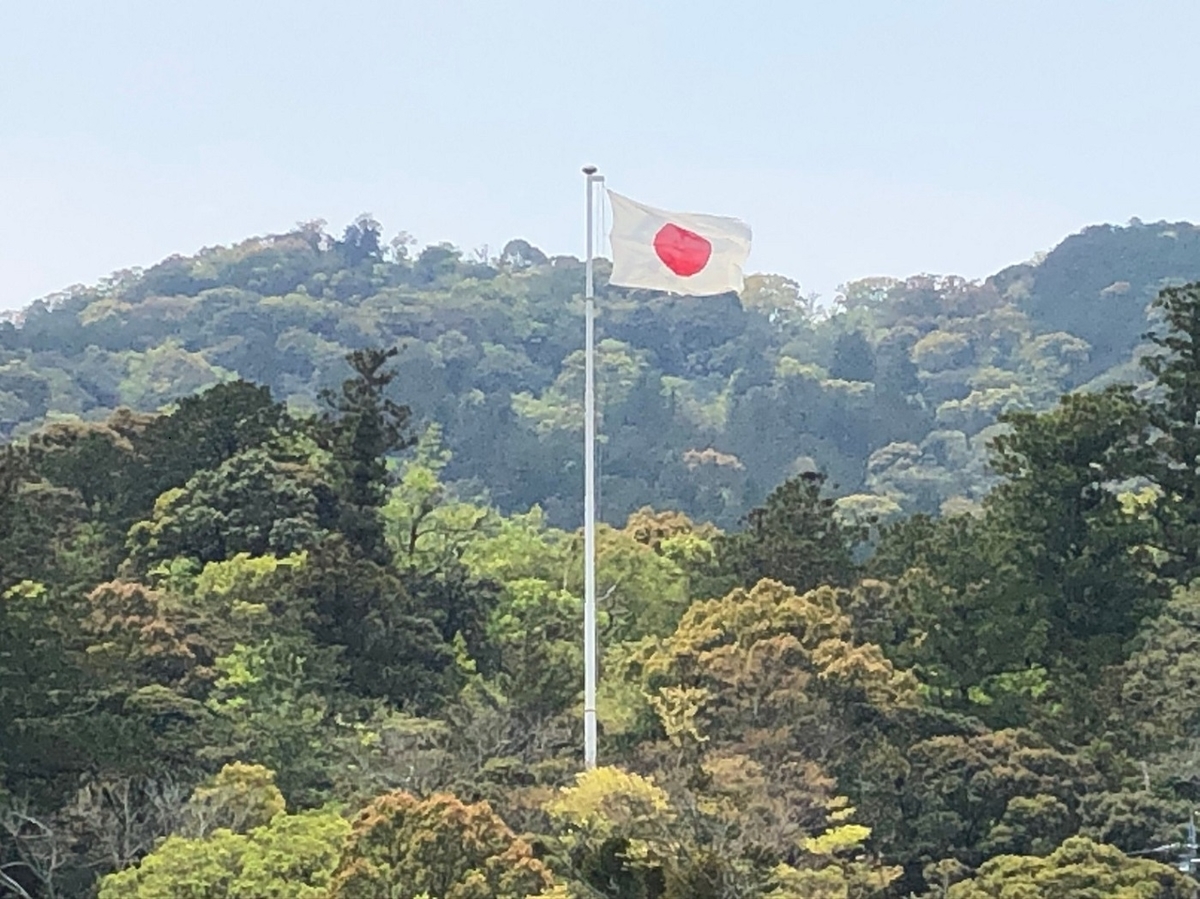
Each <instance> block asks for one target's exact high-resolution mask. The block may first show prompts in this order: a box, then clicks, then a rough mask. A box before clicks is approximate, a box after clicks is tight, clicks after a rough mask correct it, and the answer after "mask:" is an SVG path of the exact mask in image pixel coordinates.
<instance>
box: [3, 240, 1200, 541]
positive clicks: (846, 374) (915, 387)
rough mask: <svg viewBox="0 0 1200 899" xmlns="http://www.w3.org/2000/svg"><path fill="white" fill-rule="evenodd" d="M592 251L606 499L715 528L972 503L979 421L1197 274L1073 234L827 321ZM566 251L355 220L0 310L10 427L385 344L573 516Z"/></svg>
mask: <svg viewBox="0 0 1200 899" xmlns="http://www.w3.org/2000/svg"><path fill="white" fill-rule="evenodd" d="M605 272H606V267H605V264H604V263H601V265H600V277H599V295H600V300H599V304H600V320H599V336H600V339H601V343H600V347H599V353H600V359H599V377H600V382H601V388H600V389H601V399H602V413H603V421H602V425H601V434H602V440H603V444H602V447H601V460H600V467H601V472H600V473H601V494H602V495H601V514H602V516H603V517H604V518H605V520H607V521H610V522H611V523H614V524H619V523H621V522H623V521H624V520H625V517H626V516H627V515H628V514H629V513H630V512H632V511H633V510H635V509H637V508H638V507H640V506H642V505H645V504H651V505H655V506H658V507H669V508H674V509H680V510H682V511H685V512H686V513H687V514H689V515H691V516H692V517H693V518H695V519H697V520H705V521H712V522H715V523H717V524H719V525H721V526H724V527H729V526H732V525H734V524H736V523H737V521H738V520H739V519H740V517H741V516H742V515H743V514H744V513H745V512H746V511H747V510H748V509H749V508H750V507H752V506H753V505H754V504H756V503H759V502H761V501H762V500H763V498H765V496H766V495H767V492H768V491H769V490H770V489H771V488H772V487H773V486H774V485H775V484H777V483H779V482H780V481H781V480H782V479H783V478H785V477H787V476H789V475H790V474H794V473H797V472H800V471H805V470H811V469H817V470H821V471H824V472H826V473H828V475H829V476H830V483H831V485H835V486H834V489H835V491H836V493H837V494H838V495H840V496H846V497H853V498H848V499H846V500H845V501H844V502H843V506H844V507H846V508H847V509H848V510H850V511H852V512H854V513H856V514H872V515H876V516H878V517H880V518H881V519H888V518H889V517H894V516H896V515H897V514H899V513H900V512H901V511H904V512H912V511H930V512H933V511H937V510H938V509H939V508H941V507H942V506H943V505H944V504H946V503H947V502H949V503H950V504H951V506H952V507H955V508H957V507H959V506H961V505H962V503H963V502H964V501H969V502H977V501H978V500H979V499H981V498H982V496H983V495H984V493H985V492H986V490H987V488H988V486H989V485H990V483H991V482H990V480H989V479H988V477H987V474H986V471H985V467H984V461H985V456H986V443H987V440H988V438H989V437H990V436H991V434H992V431H991V430H989V428H990V426H992V425H993V424H994V422H995V419H996V416H997V415H998V414H999V413H1001V412H1004V411H1011V410H1014V409H1038V408H1046V407H1047V406H1049V405H1050V404H1051V403H1053V401H1054V399H1055V398H1056V397H1057V396H1058V394H1059V393H1060V392H1061V391H1063V390H1067V389H1072V388H1075V387H1078V386H1080V385H1082V384H1085V383H1087V382H1091V381H1096V382H1097V383H1106V382H1107V381H1111V380H1114V379H1117V380H1119V379H1121V378H1127V377H1137V371H1138V369H1137V367H1136V365H1134V364H1132V355H1133V352H1134V349H1135V347H1136V346H1137V345H1138V343H1139V341H1140V337H1141V334H1142V333H1143V332H1144V331H1145V330H1146V329H1147V327H1148V323H1147V319H1146V307H1147V304H1148V302H1149V301H1150V299H1152V298H1153V296H1154V295H1155V293H1156V292H1157V291H1158V290H1159V289H1160V288H1161V287H1162V286H1164V285H1165V284H1167V283H1173V282H1178V281H1185V280H1189V279H1193V278H1197V277H1200V230H1198V229H1196V228H1195V227H1193V226H1191V225H1188V224H1170V225H1169V224H1166V223H1159V224H1155V225H1142V224H1140V223H1134V224H1131V225H1130V226H1129V227H1123V228H1113V227H1108V226H1103V227H1096V228H1090V229H1088V230H1087V231H1085V232H1083V233H1082V234H1078V235H1075V236H1073V237H1070V238H1068V239H1067V240H1066V241H1064V242H1063V243H1062V244H1061V245H1060V246H1059V247H1057V248H1056V249H1055V250H1054V251H1053V252H1051V253H1050V254H1049V255H1047V256H1046V257H1045V258H1044V259H1042V260H1041V261H1040V262H1038V263H1037V264H1028V265H1020V266H1015V267H1012V268H1010V269H1006V270H1005V271H1003V272H1000V273H999V274H997V275H996V276H994V277H992V278H990V279H988V280H986V281H984V282H983V283H968V282H965V281H962V280H960V279H955V278H932V277H916V278H910V279H908V280H904V281H895V280H889V279H872V280H869V281H863V282H859V283H855V284H850V285H848V286H847V288H846V290H845V293H844V296H843V297H841V298H839V300H838V302H837V303H836V304H835V305H834V306H833V308H832V309H822V310H818V309H817V308H816V307H815V305H814V304H813V302H812V301H811V300H810V299H806V298H805V297H804V296H802V295H801V294H800V291H799V289H798V287H797V285H796V284H795V283H793V282H790V281H788V280H787V279H784V278H781V277H778V276H774V275H758V276H753V277H751V278H750V279H749V281H748V284H747V287H746V290H745V291H744V293H743V295H742V297H741V299H740V302H739V299H738V298H737V297H734V296H722V297H713V298H707V299H699V300H697V299H671V298H666V297H661V296H653V295H646V294H639V293H637V292H630V291H625V290H618V289H609V288H607V286H606V284H605ZM582 277H583V276H582V264H581V263H580V262H579V261H578V260H576V259H573V258H568V257H557V258H554V259H547V258H546V257H545V256H544V254H542V253H541V252H540V251H538V250H537V249H535V248H533V247H530V246H529V245H528V244H527V243H525V242H523V241H513V242H512V243H510V244H509V245H508V246H506V247H505V248H504V251H503V252H502V253H501V254H500V255H499V257H498V258H486V257H485V254H476V256H471V255H469V254H468V255H464V254H462V253H460V252H459V251H458V250H456V249H454V248H452V247H449V246H431V247H426V248H425V249H423V250H421V251H420V252H416V251H415V250H413V249H412V248H411V245H410V242H409V241H408V240H407V239H406V238H405V237H404V235H401V236H400V237H398V238H396V239H395V240H393V241H391V242H390V243H387V242H386V241H385V240H384V238H383V235H382V232H381V230H380V226H379V225H378V223H376V222H374V221H373V220H371V219H369V218H362V219H360V220H359V221H358V222H356V223H355V224H353V225H351V226H349V227H348V228H347V229H346V230H345V231H344V233H343V234H342V236H341V237H340V238H334V237H331V236H329V235H328V234H326V233H325V232H324V230H323V229H322V227H321V226H320V225H319V224H314V225H311V226H305V227H302V228H299V229H298V230H297V231H295V232H293V233H290V234H286V235H282V236H275V237H267V238H258V239H254V240H249V241H246V242H245V243H243V244H241V245H238V246H236V247H232V248H218V249H214V250H206V251H204V252H202V253H200V254H198V255H197V256H194V257H189V258H172V259H168V260H166V261H164V262H162V263H160V264H158V265H156V266H154V267H152V268H150V269H148V270H146V271H144V272H136V271H131V272H121V273H118V274H116V275H114V276H113V277H112V278H110V279H109V280H108V281H106V282H105V283H103V284H100V285H96V286H93V287H81V288H75V289H72V290H70V291H67V292H65V293H63V294H62V295H60V296H57V297H53V298H51V299H49V300H47V301H42V302H38V303H35V304H34V305H33V306H31V307H30V308H29V309H27V310H25V311H24V312H23V313H22V314H21V316H20V317H19V319H18V321H17V322H14V323H2V322H0V434H3V433H8V434H10V435H21V434H27V433H28V432H29V431H30V430H31V428H32V427H34V426H36V425H37V424H38V423H40V422H43V421H47V420H51V421H57V420H63V419H64V417H66V416H79V417H82V418H84V419H86V420H92V421H98V420H103V419H104V418H105V417H106V416H107V415H108V414H110V413H111V412H112V411H113V410H114V409H116V408H118V407H123V406H124V407H128V408H130V409H132V410H134V411H145V412H149V411H154V410H156V409H158V408H160V407H161V406H163V405H164V404H168V403H171V402H173V401H175V400H176V399H177V398H178V397H180V396H184V395H187V394H189V393H192V392H194V391H196V390H199V389H202V388H204V387H207V386H211V385H212V384H215V383H218V382H221V381H226V380H230V379H234V378H239V377H240V378H245V379H248V380H251V381H253V382H255V383H259V384H263V385H265V386H267V387H269V388H270V389H271V391H272V393H273V395H274V396H275V397H276V398H278V399H281V400H284V401H286V402H287V403H288V404H289V406H290V407H291V408H293V409H296V410H298V411H306V410H311V409H312V408H314V406H313V404H314V401H315V397H316V395H317V393H318V392H319V391H320V390H321V389H323V388H327V387H329V386H332V385H336V384H337V383H338V382H340V380H341V379H342V378H343V377H345V373H346V368H345V362H344V358H343V357H344V356H345V354H346V353H347V352H348V351H350V350H354V349H359V348H363V347H366V346H392V345H397V346H399V347H400V355H399V356H398V357H397V359H396V371H397V384H398V395H399V396H400V397H401V398H402V399H403V400H404V401H405V402H407V403H409V404H410V405H411V406H412V408H413V410H414V414H415V415H416V417H417V418H418V419H419V420H420V421H422V422H436V423H438V424H439V425H440V426H441V427H442V428H443V433H444V440H445V443H446V445H447V447H448V448H449V449H450V450H451V451H452V454H453V455H452V458H451V460H450V463H449V465H448V467H447V469H446V472H445V475H446V478H447V479H448V480H449V481H452V482H464V483H463V485H462V487H463V489H464V490H465V491H466V492H467V493H469V494H474V493H478V492H479V491H481V490H486V491H487V494H488V496H489V497H490V501H491V502H492V503H494V504H495V505H496V506H497V507H498V508H500V509H502V510H504V511H506V512H515V511H523V510H526V509H528V508H530V507H531V506H532V505H534V504H537V505H538V506H540V507H541V508H542V509H543V510H544V512H545V514H546V515H547V518H548V520H549V521H550V522H552V523H554V524H556V525H560V526H573V525H574V524H575V523H577V522H578V521H579V520H580V518H581V514H582V510H581V508H580V506H581V501H580V493H581V490H580V481H581V471H580V467H581V461H582V460H581V457H582V452H581V445H582V440H581V434H580V430H581V427H582V425H581V413H582V410H581V408H580V407H581V396H582V384H581V380H582V358H581V346H582V333H583V330H582V307H581V303H580V301H579V298H578V295H579V293H580V292H581V287H582Z"/></svg>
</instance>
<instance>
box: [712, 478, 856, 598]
mask: <svg viewBox="0 0 1200 899" xmlns="http://www.w3.org/2000/svg"><path fill="white" fill-rule="evenodd" d="M824 484H825V476H824V475H822V474H820V473H818V472H809V473H806V474H801V475H797V476H796V477H794V478H790V479H788V480H787V481H785V482H784V483H783V484H781V485H780V486H779V487H777V488H775V490H774V492H772V493H771V495H770V496H769V497H767V501H766V503H765V504H764V505H762V506H761V507H759V508H756V509H754V510H753V511H751V512H750V514H749V515H747V516H746V527H745V529H744V530H742V531H739V532H737V533H735V534H729V535H721V536H718V537H717V538H716V539H715V540H714V541H713V548H714V549H715V551H716V558H717V565H718V567H719V569H720V572H721V573H722V574H724V575H725V576H726V577H728V578H730V579H731V580H732V581H733V582H734V583H736V584H737V585H740V586H744V587H752V586H754V585H755V584H756V583H758V582H759V581H760V580H762V579H763V578H772V579H774V580H777V581H781V582H782V583H785V584H787V585H788V586H790V587H793V588H795V589H796V590H798V591H800V592H804V591H806V590H811V589H812V588H813V587H816V586H819V585H821V584H833V585H842V584H847V583H849V582H850V580H851V579H852V578H853V576H854V572H855V565H854V556H853V552H854V546H855V544H856V543H857V542H858V541H859V540H860V539H861V538H862V537H863V536H864V535H862V534H861V533H859V532H857V531H855V530H854V529H851V528H847V527H845V526H844V525H842V524H841V523H840V522H839V521H838V519H837V516H836V515H835V514H834V504H833V500H832V499H830V498H828V497H823V496H822V495H821V488H822V487H823V486H824Z"/></svg>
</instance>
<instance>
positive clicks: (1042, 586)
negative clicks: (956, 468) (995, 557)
mask: <svg viewBox="0 0 1200 899" xmlns="http://www.w3.org/2000/svg"><path fill="white" fill-rule="evenodd" d="M1003 420H1004V421H1005V422H1006V423H1007V424H1009V425H1010V426H1011V428H1012V430H1011V432H1009V433H1007V434H1002V435H1000V436H998V437H996V439H995V441H994V444H993V446H994V450H993V455H992V466H993V468H994V469H995V470H996V472H997V473H998V474H1000V475H1002V476H1003V477H1004V478H1005V481H1004V482H1003V483H1002V484H1001V485H1000V486H998V487H997V488H996V490H995V491H993V493H992V494H991V495H990V496H989V497H988V499H987V500H986V502H985V508H986V510H987V521H988V526H989V528H990V529H993V530H994V531H995V532H996V533H997V534H998V535H999V537H1000V539H1001V540H1002V541H1003V542H1004V544H1005V545H1006V547H1007V549H1006V550H1005V552H1004V557H1003V560H1002V561H1001V564H1002V565H1003V566H1004V567H1003V569H1002V570H1003V571H1004V573H1005V579H1006V580H1009V581H1010V582H1011V583H1014V584H1022V585H1023V589H1024V590H1026V591H1027V593H1028V594H1029V595H1031V596H1036V597H1038V600H1037V601H1036V602H1037V606H1036V608H1037V612H1036V614H1038V615H1039V616H1044V618H1045V620H1046V638H1047V647H1046V651H1047V653H1048V657H1047V663H1048V665H1049V666H1053V667H1056V666H1060V665H1070V666H1072V667H1074V668H1077V669H1079V670H1080V671H1082V672H1084V673H1085V674H1086V675H1087V676H1088V677H1089V678H1092V679H1094V678H1095V677H1096V675H1097V673H1098V672H1099V671H1100V669H1101V668H1103V667H1104V666H1105V665H1109V664H1113V663H1114V662H1119V661H1120V659H1121V657H1122V650H1123V647H1124V644H1125V643H1126V642H1127V641H1128V640H1129V639H1130V638H1132V637H1133V636H1134V634H1135V633H1136V631H1137V629H1138V626H1139V625H1140V624H1141V622H1142V620H1143V619H1144V618H1146V617H1147V616H1148V615H1151V614H1153V613H1154V612H1155V611H1156V610H1157V609H1158V608H1160V607H1161V603H1162V595H1163V592H1162V590H1161V589H1160V587H1159V584H1158V582H1157V578H1156V572H1155V556H1154V553H1153V552H1152V551H1151V547H1152V546H1153V544H1154V543H1155V542H1156V540H1157V537H1158V534H1157V530H1156V528H1155V523H1154V519H1153V517H1152V516H1151V515H1150V514H1145V511H1144V510H1142V509H1139V508H1138V507H1137V504H1136V503H1134V504H1132V505H1131V503H1130V502H1129V501H1127V500H1126V499H1125V498H1123V496H1122V493H1121V490H1122V485H1123V484H1125V483H1128V482H1129V480H1130V479H1131V478H1134V477H1137V476H1138V475H1141V474H1142V473H1143V472H1145V471H1146V469H1147V465H1148V459H1149V452H1148V450H1147V446H1146V436H1145V435H1146V430H1147V427H1148V424H1149V422H1148V417H1147V413H1146V409H1145V407H1144V406H1143V405H1142V403H1141V402H1140V401H1138V400H1137V399H1136V398H1135V397H1134V396H1133V392H1132V389H1131V388H1125V387H1118V388H1112V389H1110V390H1107V391H1104V392H1102V393H1090V394H1089V393H1080V394H1071V395H1068V396H1064V397H1063V398H1062V400H1061V401H1060V402H1059V405H1058V407H1057V408H1056V409H1053V410H1051V411H1049V412H1044V413H1040V414H1035V413H1028V412H1019V413H1012V414H1010V415H1008V416H1005V417H1004V418H1003Z"/></svg>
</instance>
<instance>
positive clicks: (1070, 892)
mask: <svg viewBox="0 0 1200 899" xmlns="http://www.w3.org/2000/svg"><path fill="white" fill-rule="evenodd" d="M1196 894H1197V889H1196V884H1195V882H1194V881H1192V880H1191V879H1190V878H1187V877H1184V876H1183V875H1182V874H1179V873H1178V872H1176V871H1174V870H1172V869H1171V868H1168V867H1167V866H1166V865H1162V864H1159V863H1158V862H1154V861H1150V860H1148V859H1133V858H1130V857H1129V856H1127V855H1125V854H1124V853H1122V852H1121V850H1119V849H1116V848H1114V847H1112V846H1104V845H1101V844H1098V843H1093V842H1092V841H1091V840H1089V839H1088V838H1087V837H1071V838H1070V839H1069V840H1066V841H1064V842H1063V844H1062V845H1061V846H1059V847H1058V848H1057V849H1056V850H1054V852H1052V853H1050V854H1049V855H1048V856H1046V857H1044V858H1039V857H1036V856H1020V855H1002V856H1000V857H998V858H994V859H992V860H991V861H989V862H986V863H985V864H984V865H983V866H982V867H981V868H980V869H979V871H978V873H977V874H976V875H975V877H973V878H972V879H970V880H965V881H963V882H961V883H956V884H953V885H952V886H950V888H949V889H948V890H946V892H945V893H944V895H945V897H946V899H1002V897H1007V896H1037V897H1039V899H1079V897H1080V896H1094V897H1095V899H1125V897H1133V896H1137V897H1145V899H1195V896H1196Z"/></svg>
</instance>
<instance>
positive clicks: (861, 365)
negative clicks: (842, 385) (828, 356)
mask: <svg viewBox="0 0 1200 899" xmlns="http://www.w3.org/2000/svg"><path fill="white" fill-rule="evenodd" d="M829 376H830V377H831V378H840V379H842V380H844V381H873V380H875V353H874V351H873V350H872V349H871V345H870V344H869V343H867V339H866V338H865V337H863V335H862V332H861V331H848V332H846V333H843V334H839V335H838V339H837V341H836V342H835V343H834V345H833V360H832V361H831V362H830V363H829Z"/></svg>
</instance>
